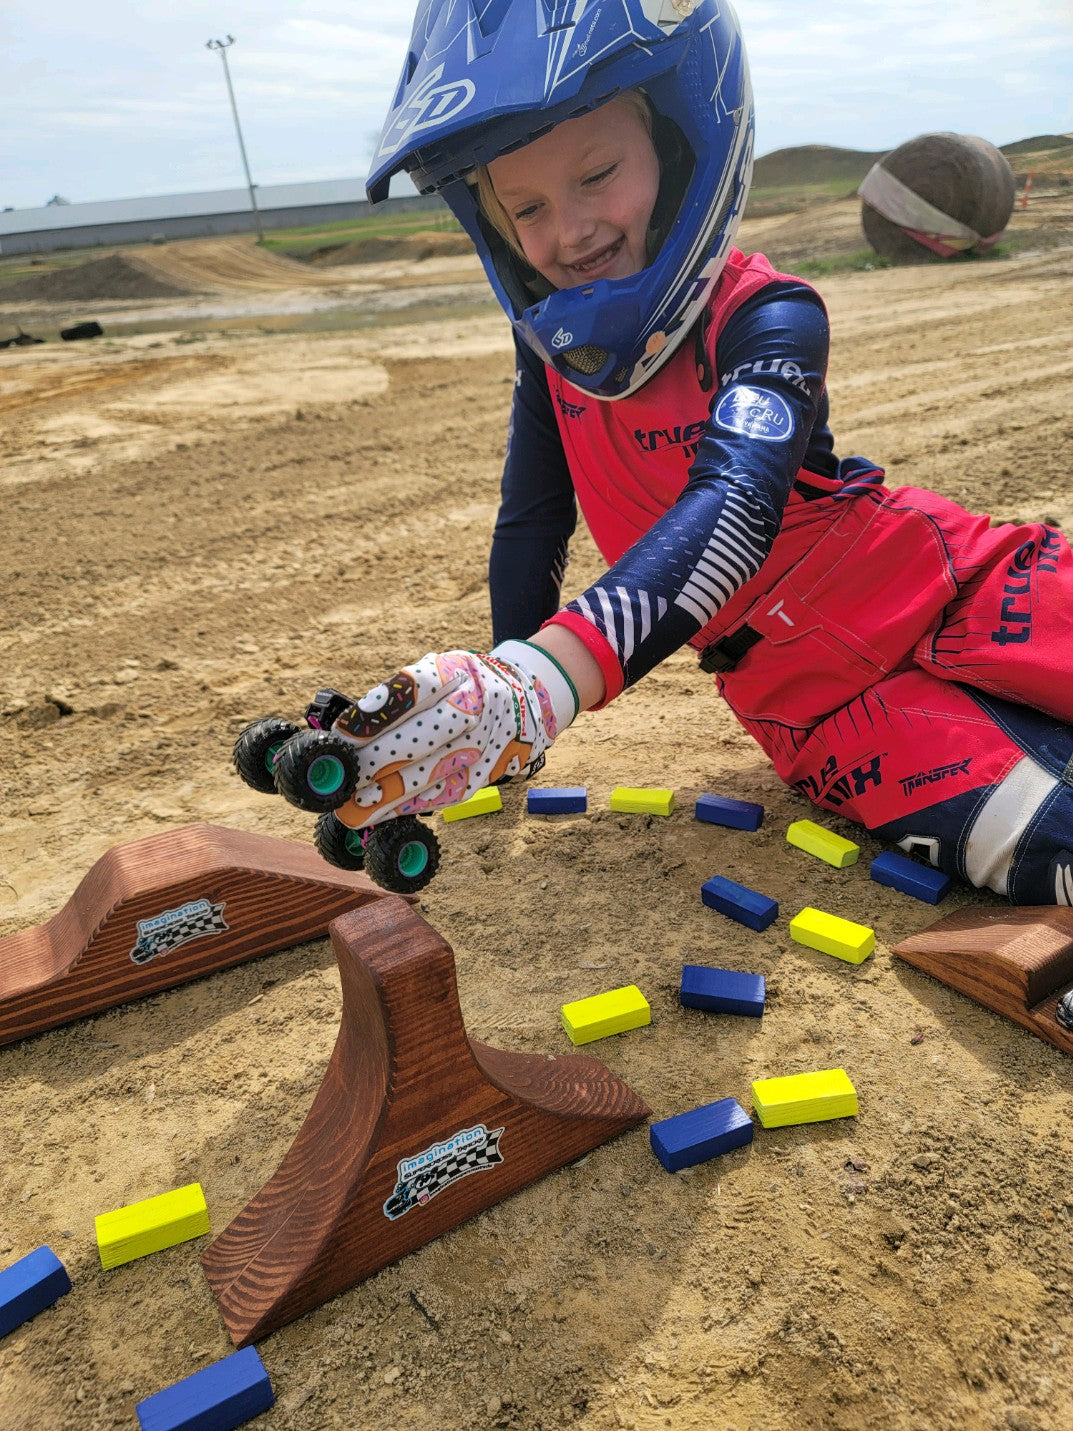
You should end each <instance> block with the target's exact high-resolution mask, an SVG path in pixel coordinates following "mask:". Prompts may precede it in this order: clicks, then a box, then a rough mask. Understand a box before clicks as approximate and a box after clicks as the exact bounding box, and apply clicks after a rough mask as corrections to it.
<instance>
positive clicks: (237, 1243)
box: [202, 898, 650, 1346]
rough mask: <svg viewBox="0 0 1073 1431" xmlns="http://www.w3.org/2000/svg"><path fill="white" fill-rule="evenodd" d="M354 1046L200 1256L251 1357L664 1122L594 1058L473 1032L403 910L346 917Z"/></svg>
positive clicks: (437, 941)
mask: <svg viewBox="0 0 1073 1431" xmlns="http://www.w3.org/2000/svg"><path fill="white" fill-rule="evenodd" d="M330 932H331V937H332V943H333V945H334V947H335V952H336V956H337V958H338V960H339V969H340V973H341V976H342V989H343V1009H342V1022H341V1025H340V1029H339V1037H338V1040H337V1042H336V1045H335V1050H334V1052H333V1054H332V1057H331V1061H330V1063H329V1065H328V1070H327V1072H326V1074H325V1076H324V1082H323V1084H322V1085H321V1088H320V1090H319V1092H318V1093H317V1096H316V1098H315V1100H314V1102H313V1106H312V1108H311V1109H310V1111H309V1114H308V1116H307V1118H306V1120H305V1123H304V1124H303V1125H302V1128H301V1129H300V1131H299V1133H298V1136H297V1138H296V1139H295V1141H294V1143H293V1144H292V1146H291V1148H290V1151H289V1152H288V1153H287V1155H286V1157H285V1158H284V1159H283V1162H282V1163H281V1164H280V1166H279V1168H278V1169H277V1171H276V1173H275V1174H274V1176H273V1177H272V1178H271V1179H270V1180H269V1181H268V1182H267V1183H266V1184H265V1186H264V1187H263V1188H262V1189H261V1191H260V1192H259V1193H258V1194H257V1196H256V1197H255V1198H254V1199H253V1201H252V1202H250V1203H249V1204H248V1205H247V1206H246V1207H245V1208H244V1209H243V1211H242V1212H240V1213H239V1215H238V1216H237V1217H236V1218H235V1220H234V1222H232V1223H231V1225H230V1226H229V1227H227V1228H225V1230H224V1231H223V1232H222V1233H221V1234H220V1236H219V1237H217V1239H216V1240H215V1242H213V1243H212V1245H211V1246H210V1247H209V1248H208V1249H207V1250H206V1252H205V1254H204V1256H203V1257H202V1264H203V1266H204V1268H205V1274H206V1276H207V1277H208V1279H209V1282H210V1284H211V1286H212V1290H213V1292H214V1293H215V1295H216V1299H217V1301H218V1302H219V1305H220V1311H221V1313H222V1315H223V1319H224V1321H225V1322H226V1323H227V1328H228V1331H229V1332H230V1333H231V1337H232V1339H233V1341H234V1342H235V1344H236V1346H245V1345H247V1344H248V1343H249V1342H252V1341H255V1340H257V1339H258V1338H260V1337H263V1336H265V1335H266V1334H267V1333H269V1332H271V1331H274V1330H275V1329H276V1328H277V1327H280V1326H283V1325H284V1324H285V1323H286V1322H289V1321H292V1320H293V1319H294V1318H295V1317H298V1316H301V1315H302V1313H303V1312H307V1311H309V1310H311V1309H312V1308H313V1307H318V1306H320V1305H321V1303H323V1302H326V1301H328V1300H329V1299H330V1298H331V1297H335V1296H337V1295H338V1294H339V1293H340V1292H342V1291H344V1290H345V1289H346V1288H347V1287H350V1286H352V1285H353V1284H354V1283H355V1282H360V1281H361V1280H363V1279H364V1278H366V1277H368V1276H370V1275H371V1274H372V1273H374V1272H378V1271H379V1270H380V1269H381V1268H382V1267H386V1266H388V1265H389V1264H390V1263H392V1262H395V1261H397V1260H398V1259H399V1258H400V1257H402V1256H404V1255H405V1254H406V1253H407V1252H412V1251H413V1250H414V1249H415V1248H417V1247H421V1246H423V1245H424V1244H425V1243H426V1242H431V1241H432V1240H433V1239H434V1238H436V1237H439V1236H440V1235H441V1234H442V1233H444V1232H446V1231H448V1230H449V1229H450V1228H453V1227H456V1226H457V1225H458V1224H459V1223H460V1222H463V1221H465V1220H466V1219H467V1218H469V1217H472V1216H473V1215H474V1214H475V1213H478V1212H482V1211H484V1210H485V1209H486V1208H489V1207H492V1206H493V1205H494V1204H495V1203H497V1202H500V1201H501V1200H502V1199H503V1198H505V1197H507V1196H509V1194H511V1193H513V1192H517V1191H518V1189H519V1188H523V1187H525V1186H527V1185H528V1184H529V1183H532V1182H535V1181H536V1180H537V1179H538V1178H541V1177H543V1176H544V1174H545V1173H548V1172H550V1171H551V1170H552V1169H553V1168H559V1167H562V1166H563V1165H564V1164H565V1163H569V1162H572V1161H573V1160H574V1159H576V1158H580V1157H581V1156H582V1155H583V1154H584V1153H587V1152H589V1151H590V1150H591V1149H592V1148H595V1147H597V1146H598V1145H599V1144H600V1143H603V1142H606V1141H607V1139H609V1138H613V1137H615V1136H617V1135H618V1134H619V1133H622V1132H624V1131H625V1130H626V1129H627V1128H630V1127H633V1126H634V1125H635V1124H637V1123H640V1122H641V1121H642V1120H643V1119H645V1118H647V1117H648V1115H649V1111H650V1110H649V1109H648V1108H647V1107H646V1106H645V1104H644V1103H643V1102H642V1101H641V1100H640V1099H639V1098H638V1097H637V1096H636V1095H635V1094H634V1093H633V1092H632V1091H631V1090H630V1089H629V1088H628V1087H627V1086H626V1084H625V1083H623V1082H622V1081H621V1080H620V1079H618V1078H616V1077H615V1076H614V1074H612V1073H610V1072H609V1071H608V1070H607V1069H606V1068H605V1067H604V1066H603V1065H602V1064H601V1063H599V1062H597V1060H596V1059H594V1058H589V1057H586V1056H584V1055H568V1056H565V1057H560V1058H552V1059H549V1058H545V1057H543V1056H542V1055H539V1054H521V1053H504V1052H502V1051H500V1050H498V1049H494V1048H489V1047H488V1046H487V1045H485V1044H481V1043H476V1042H474V1041H472V1040H470V1039H469V1038H468V1037H467V1035H466V1030H465V1026H464V1025H463V1022H462V1013H461V1009H460V1008H459V1003H458V989H457V986H456V983H455V964H454V955H453V954H452V952H451V947H450V945H449V944H447V942H446V941H445V940H444V939H443V938H442V937H441V936H440V935H439V934H438V933H437V932H436V931H435V930H434V929H433V928H432V927H431V926H430V925H428V924H427V923H426V922H425V921H424V920H423V919H422V918H421V917H420V915H418V914H417V913H416V912H415V911H414V910H412V909H411V908H410V907H409V906H408V905H406V904H405V903H404V902H403V901H402V900H399V899H395V898H388V899H384V900H381V901H380V902H379V903H377V904H374V905H370V906H368V907H367V908H365V909H362V910H357V911H355V912H354V913H352V914H345V915H343V916H341V917H340V918H339V919H337V920H335V921H334V923H333V924H332V927H331V931H330Z"/></svg>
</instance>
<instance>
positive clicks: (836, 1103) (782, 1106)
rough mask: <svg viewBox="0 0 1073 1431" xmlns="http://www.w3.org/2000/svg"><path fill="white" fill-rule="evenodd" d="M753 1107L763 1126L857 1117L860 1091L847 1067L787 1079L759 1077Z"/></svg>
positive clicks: (783, 1126) (774, 1126)
mask: <svg viewBox="0 0 1073 1431" xmlns="http://www.w3.org/2000/svg"><path fill="white" fill-rule="evenodd" d="M753 1110H754V1111H755V1113H756V1116H757V1118H759V1120H760V1125H761V1127H763V1128H785V1127H788V1126H789V1125H790V1124H792V1123H825V1122H827V1120H828V1119H831V1118H855V1117H856V1116H857V1090H856V1089H855V1088H854V1086H853V1084H852V1083H851V1082H850V1080H849V1075H848V1074H847V1073H846V1070H845V1069H844V1068H825V1069H823V1070H822V1071H821V1072H819V1073H794V1074H791V1075H790V1076H789V1077H788V1078H758V1079H757V1081H756V1082H755V1083H754V1084H753Z"/></svg>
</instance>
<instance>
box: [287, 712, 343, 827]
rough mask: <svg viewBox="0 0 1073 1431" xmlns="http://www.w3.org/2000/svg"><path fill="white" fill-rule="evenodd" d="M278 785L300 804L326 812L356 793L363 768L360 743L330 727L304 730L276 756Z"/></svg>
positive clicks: (293, 801) (309, 808)
mask: <svg viewBox="0 0 1073 1431" xmlns="http://www.w3.org/2000/svg"><path fill="white" fill-rule="evenodd" d="M273 770H274V774H275V779H276V789H277V790H278V791H279V793H280V794H281V795H282V796H283V798H284V800H289V801H290V803H291V804H292V805H297V806H298V808H299V810H312V811H313V813H314V814H315V815H323V814H324V813H325V812H326V811H328V810H337V809H338V808H339V806H340V805H345V804H346V802H347V801H348V800H349V799H350V797H351V795H353V793H354V790H355V787H356V786H357V783H358V779H359V777H360V775H361V768H360V766H359V764H358V751H357V747H356V746H355V745H354V743H353V742H352V741H349V740H345V739H344V738H343V737H342V736H341V735H336V734H335V733H334V732H333V731H330V730H303V731H300V732H299V733H298V735H296V736H293V737H292V738H291V739H290V740H289V741H288V742H287V743H286V745H285V746H284V747H283V749H282V750H281V751H280V752H279V754H278V755H277V756H276V761H275V765H274V767H273Z"/></svg>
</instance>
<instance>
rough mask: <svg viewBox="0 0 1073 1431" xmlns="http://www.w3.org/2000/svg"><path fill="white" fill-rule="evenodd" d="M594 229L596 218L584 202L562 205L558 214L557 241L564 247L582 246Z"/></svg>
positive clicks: (574, 247)
mask: <svg viewBox="0 0 1073 1431" xmlns="http://www.w3.org/2000/svg"><path fill="white" fill-rule="evenodd" d="M595 229H596V218H595V216H594V215H593V214H592V213H591V211H590V210H589V208H588V205H586V204H568V205H564V206H563V209H562V210H561V212H560V214H559V243H560V245H561V246H562V247H563V248H564V249H576V248H580V247H582V246H583V245H584V244H585V243H586V242H587V241H588V240H589V239H590V238H591V237H592V235H593V233H594V232H595Z"/></svg>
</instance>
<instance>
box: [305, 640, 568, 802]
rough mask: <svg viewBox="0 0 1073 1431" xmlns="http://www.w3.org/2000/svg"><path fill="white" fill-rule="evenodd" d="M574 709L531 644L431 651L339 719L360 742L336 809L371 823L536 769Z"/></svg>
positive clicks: (553, 665) (561, 679) (560, 678)
mask: <svg viewBox="0 0 1073 1431" xmlns="http://www.w3.org/2000/svg"><path fill="white" fill-rule="evenodd" d="M577 711H578V699H577V692H576V691H575V689H574V686H573V683H572V681H571V680H570V678H569V676H567V674H566V672H565V671H564V670H563V669H562V667H561V666H560V665H559V663H558V662H557V661H555V660H553V658H552V657H551V656H549V655H548V654H547V652H546V651H542V650H540V648H539V647H536V646H532V645H530V644H529V642H527V641H505V642H503V643H502V644H501V645H499V646H497V647H495V649H494V650H492V651H490V652H489V653H488V654H487V655H483V656H482V655H478V654H476V653H475V652H472V651H444V652H441V653H440V654H436V653H435V652H430V653H429V655H427V656H422V657H421V659H420V660H419V661H415V662H414V664H413V665H412V666H404V667H403V669H402V670H401V671H398V672H397V673H396V674H395V675H394V676H392V677H391V678H390V680H387V681H385V682H384V683H383V684H382V685H379V686H376V687H375V688H374V689H373V690H371V691H370V692H369V693H368V695H366V696H363V697H362V699H361V700H360V701H358V702H357V703H356V704H355V705H353V706H351V707H350V709H349V710H346V711H344V712H343V714H342V715H341V716H340V717H339V719H338V720H337V721H336V722H335V725H334V727H333V729H334V730H335V731H336V732H337V733H338V734H340V735H343V736H346V737H347V738H348V739H349V740H353V741H354V742H355V743H357V744H358V745H360V746H361V756H360V760H361V780H360V782H359V784H358V787H357V789H356V790H355V792H354V794H353V796H352V797H351V799H350V800H349V801H348V803H347V804H346V805H344V806H342V807H341V808H340V809H338V810H337V811H336V814H337V815H338V816H339V818H340V819H341V820H342V821H343V823H344V824H346V825H350V826H351V827H352V828H358V827H368V826H372V825H377V824H379V823H380V822H381V821H383V820H387V819H390V818H391V817H393V816H395V815H417V814H422V813H426V812H428V811H430V810H436V809H439V808H440V807H441V806H443V805H456V804H457V803H458V802H459V801H460V800H465V799H467V798H468V797H469V796H470V795H473V794H475V793H476V792H477V791H478V790H481V789H483V788H484V786H486V785H492V784H495V783H496V782H497V781H500V780H504V779H510V778H511V777H512V776H515V775H521V776H529V775H533V774H535V773H536V771H537V770H539V769H540V767H541V766H542V765H543V764H544V752H545V751H546V750H547V749H548V747H549V746H550V745H551V743H552V741H553V740H554V739H555V738H556V736H557V735H559V734H560V733H561V732H562V731H564V730H565V729H566V727H567V726H568V725H569V724H570V723H571V721H572V720H573V719H574V717H575V716H576V715H577Z"/></svg>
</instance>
